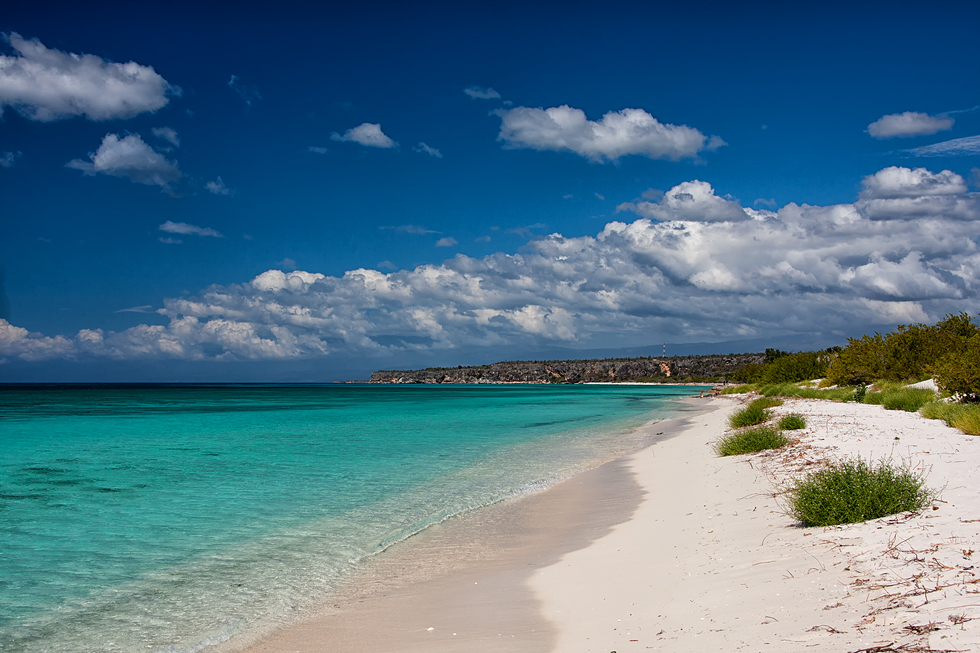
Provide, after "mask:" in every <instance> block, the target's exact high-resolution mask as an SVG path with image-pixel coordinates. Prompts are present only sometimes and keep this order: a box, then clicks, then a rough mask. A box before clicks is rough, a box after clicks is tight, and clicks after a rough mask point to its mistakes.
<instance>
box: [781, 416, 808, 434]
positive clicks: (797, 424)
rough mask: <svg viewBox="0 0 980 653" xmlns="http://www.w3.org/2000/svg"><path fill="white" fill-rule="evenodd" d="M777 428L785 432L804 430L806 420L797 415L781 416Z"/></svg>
mask: <svg viewBox="0 0 980 653" xmlns="http://www.w3.org/2000/svg"><path fill="white" fill-rule="evenodd" d="M779 428H781V429H783V430H785V431H796V430H798V429H805V428H806V418H805V417H803V416H802V415H797V414H796V413H790V414H789V415H783V418H782V419H781V420H779Z"/></svg>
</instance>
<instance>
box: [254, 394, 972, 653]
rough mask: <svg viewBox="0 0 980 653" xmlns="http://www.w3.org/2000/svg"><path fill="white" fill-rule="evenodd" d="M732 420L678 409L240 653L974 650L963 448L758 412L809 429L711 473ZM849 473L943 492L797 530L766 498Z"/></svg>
mask: <svg viewBox="0 0 980 653" xmlns="http://www.w3.org/2000/svg"><path fill="white" fill-rule="evenodd" d="M742 401H744V398H740V397H737V396H723V397H715V398H710V399H707V400H699V401H696V402H692V403H695V404H697V406H698V408H699V409H701V410H699V411H698V412H695V413H693V414H692V416H690V417H688V418H686V419H685V418H681V419H678V420H674V422H675V423H674V425H673V426H674V427H675V428H674V429H673V430H672V431H670V432H666V433H665V436H664V437H662V438H660V439H658V440H657V441H656V442H654V443H653V444H651V445H650V446H648V447H645V448H643V449H641V450H639V451H637V452H634V453H632V454H627V455H625V456H623V457H620V458H618V459H616V460H614V461H611V462H609V463H606V464H604V465H601V466H600V467H597V468H594V469H592V470H589V471H586V472H583V473H581V474H578V475H576V476H574V477H572V478H570V479H568V480H566V481H563V482H562V483H559V484H557V485H555V486H552V487H551V488H549V489H547V490H545V491H543V492H541V493H538V494H535V495H530V496H528V497H524V498H522V499H519V500H515V501H513V502H504V503H503V504H498V505H495V506H491V507H489V508H487V509H484V510H481V511H475V512H474V513H471V514H469V515H464V516H463V517H460V518H458V519H457V520H451V521H450V522H447V523H445V524H442V525H439V526H437V527H433V528H430V529H428V530H427V531H426V532H424V533H422V534H420V535H418V536H416V538H413V539H412V540H411V541H409V542H406V543H404V544H403V545H401V546H400V547H398V548H397V549H396V548H395V547H393V548H392V550H391V551H390V554H389V555H386V556H382V557H380V558H379V560H378V563H379V564H377V565H373V566H372V567H371V568H370V569H367V568H366V569H365V570H364V571H363V572H362V574H361V575H359V576H358V577H357V578H355V579H353V580H354V581H355V582H354V583H351V584H349V585H348V588H347V590H346V592H344V593H342V594H341V595H339V596H338V597H337V600H336V601H335V602H334V604H333V605H329V606H325V607H324V609H323V610H321V611H320V612H319V613H317V614H311V615H309V616H308V617H307V618H305V619H303V620H302V621H300V622H298V623H296V624H293V625H290V626H287V627H285V628H283V629H281V630H279V631H277V632H275V633H272V634H270V636H268V637H266V638H264V639H262V640H261V641H257V642H256V643H255V644H254V645H252V646H251V647H249V648H247V649H246V650H247V651H248V652H249V653H272V652H280V651H291V652H292V651H302V652H304V653H306V652H314V651H316V652H319V651H409V652H411V651H420V652H421V651H436V652H438V651H457V650H473V651H557V652H568V653H572V652H578V651H595V652H597V653H607V652H608V651H619V652H620V653H622V652H623V651H641V650H646V649H648V648H649V649H656V650H660V651H678V652H680V651H685V652H686V651H690V650H692V649H695V648H696V649H697V650H736V651H738V650H744V651H757V650H761V649H763V648H764V649H767V650H771V651H797V650H803V649H807V648H812V647H816V648H818V650H838V651H860V650H873V649H874V647H879V650H889V649H888V648H881V647H888V646H892V647H893V648H892V649H890V650H896V649H895V648H894V647H899V646H904V647H906V649H905V650H909V649H911V650H922V651H927V650H933V651H952V650H977V649H978V648H980V629H978V628H976V625H977V624H978V623H980V570H978V569H975V568H974V561H976V560H980V497H978V496H977V492H976V491H975V489H973V488H971V487H970V485H971V484H970V479H973V478H976V477H978V476H980V438H976V437H973V436H967V435H964V434H962V433H960V432H959V431H956V430H955V429H951V428H949V427H947V426H945V424H943V423H942V422H939V421H935V420H926V419H925V418H922V417H921V416H919V415H917V414H909V413H902V412H898V411H886V410H885V409H884V408H883V407H881V406H869V405H865V404H853V403H852V404H843V403H835V402H829V401H822V400H806V399H787V400H786V402H785V404H784V405H783V406H782V407H780V408H778V409H776V411H775V412H776V413H777V414H786V413H789V412H796V413H801V414H803V415H805V416H806V418H807V420H808V427H807V428H806V429H805V430H804V431H802V432H799V433H798V435H797V434H794V436H795V438H796V441H795V442H794V443H793V444H791V445H790V446H788V447H785V448H783V449H780V450H774V451H769V452H764V453H759V454H750V455H746V456H737V457H729V458H719V457H717V456H716V455H715V454H714V452H713V450H712V449H711V443H712V442H713V441H714V440H716V439H717V438H718V437H719V436H721V435H722V434H723V432H724V431H725V426H726V424H725V420H726V418H727V415H728V414H729V413H730V412H731V411H732V410H733V409H735V408H737V407H739V406H740V405H741V402H742ZM655 424H656V425H657V426H658V427H661V426H663V425H664V424H665V422H660V423H655ZM658 430H659V428H658ZM854 455H861V456H862V457H864V458H866V459H872V460H878V459H880V458H882V457H885V456H889V455H890V456H892V457H893V458H895V459H897V460H899V461H904V462H906V463H908V464H909V465H913V466H916V465H917V466H919V467H920V468H922V469H923V471H925V472H927V473H928V477H927V485H929V486H930V487H933V488H936V489H937V490H938V489H941V493H940V495H939V497H938V500H937V502H936V503H935V504H934V505H935V507H936V509H933V510H926V511H923V512H922V513H912V514H905V515H893V516H891V517H886V518H883V519H880V520H875V521H870V522H865V523H862V524H851V525H844V526H837V527H831V528H800V527H799V526H798V525H797V524H795V523H794V522H793V520H792V519H791V518H790V517H788V516H787V515H786V513H785V512H784V510H783V508H782V507H781V502H782V497H781V492H782V491H783V490H784V489H785V488H786V487H787V485H788V483H789V482H790V481H791V480H792V479H793V478H797V477H799V476H800V475H801V474H804V473H806V472H807V471H809V470H812V469H816V468H818V467H819V466H820V465H821V464H823V462H824V461H825V460H827V459H840V458H843V457H846V456H854ZM974 550H976V551H977V553H976V554H974ZM914 647H918V648H914Z"/></svg>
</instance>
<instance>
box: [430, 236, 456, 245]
mask: <svg viewBox="0 0 980 653" xmlns="http://www.w3.org/2000/svg"><path fill="white" fill-rule="evenodd" d="M454 245H459V243H458V242H457V241H456V239H455V238H453V237H452V236H447V237H445V238H440V239H439V240H437V241H436V247H452V246H454Z"/></svg>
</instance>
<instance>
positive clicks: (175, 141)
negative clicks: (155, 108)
mask: <svg viewBox="0 0 980 653" xmlns="http://www.w3.org/2000/svg"><path fill="white" fill-rule="evenodd" d="M150 131H152V132H153V135H154V136H156V137H157V138H159V139H162V140H165V141H167V142H168V143H170V144H171V145H173V146H174V147H180V137H179V136H178V135H177V130H175V129H173V128H172V127H154V128H153V129H151V130H150Z"/></svg>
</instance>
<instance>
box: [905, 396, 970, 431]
mask: <svg viewBox="0 0 980 653" xmlns="http://www.w3.org/2000/svg"><path fill="white" fill-rule="evenodd" d="M919 412H920V413H922V416H923V417H926V418H928V419H941V420H943V421H944V422H946V425H947V426H952V427H953V428H955V429H959V430H961V431H963V432H964V433H966V434H967V435H980V404H957V403H951V402H945V401H932V402H929V403H927V404H925V405H924V406H922V408H921V409H920V410H919Z"/></svg>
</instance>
